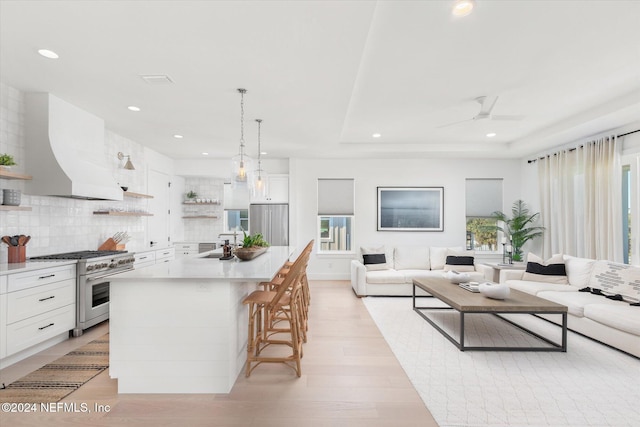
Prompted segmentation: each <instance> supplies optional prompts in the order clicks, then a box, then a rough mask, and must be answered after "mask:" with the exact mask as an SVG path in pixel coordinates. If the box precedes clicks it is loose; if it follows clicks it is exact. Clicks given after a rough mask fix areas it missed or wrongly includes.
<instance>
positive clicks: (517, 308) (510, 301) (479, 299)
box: [413, 277, 567, 352]
mask: <svg viewBox="0 0 640 427" xmlns="http://www.w3.org/2000/svg"><path fill="white" fill-rule="evenodd" d="M416 288H420V289H422V290H424V291H426V292H427V293H429V294H430V295H431V296H432V297H435V298H437V299H439V300H440V301H442V302H444V303H445V304H447V305H448V307H418V306H416ZM418 297H419V298H424V296H421V295H418ZM413 309H414V311H415V312H416V313H418V314H419V315H420V316H422V317H423V318H424V319H425V320H426V321H427V322H429V323H430V324H431V325H432V326H433V327H434V328H436V330H438V331H439V332H440V333H441V334H442V335H444V336H445V337H446V338H447V339H448V340H449V341H451V342H452V343H453V344H454V345H455V346H456V347H458V349H460V351H467V350H486V351H561V352H566V351H567V307H566V306H564V305H561V304H557V303H554V302H551V301H548V300H545V299H542V298H539V297H537V296H535V295H530V294H527V293H525V292H521V291H518V290H516V289H511V290H510V295H509V297H508V298H506V299H504V300H495V299H490V298H487V297H485V296H483V295H482V294H480V293H474V292H470V291H467V290H465V289H463V288H461V287H460V286H458V285H456V284H453V283H451V282H450V281H449V280H447V279H445V278H444V277H442V278H440V277H433V278H424V279H414V280H413ZM451 309H453V310H456V311H458V312H459V313H460V340H459V341H456V340H455V338H454V337H453V336H451V335H450V334H449V333H448V332H447V331H445V330H444V329H442V328H441V327H440V326H438V325H437V324H436V323H435V322H434V321H433V320H432V319H430V318H429V317H428V316H427V314H425V313H424V312H423V311H422V310H451ZM470 313H485V314H493V315H495V316H497V317H498V318H500V319H502V320H504V321H505V322H508V323H509V324H511V325H513V326H515V327H517V328H518V329H520V330H522V331H525V332H526V333H528V334H530V335H532V336H534V337H536V338H538V339H540V340H542V341H544V342H545V343H547V344H549V345H550V346H543V347H509V346H506V347H504V346H498V347H484V346H467V345H465V343H464V317H465V315H466V314H470ZM507 313H508V314H512V313H524V314H532V315H535V314H559V315H562V343H560V344H558V343H556V342H553V341H552V340H550V339H548V338H545V337H543V336H541V335H539V334H537V333H535V332H533V331H531V330H529V329H527V328H525V327H523V326H520V325H518V324H516V323H514V322H512V321H511V320H508V319H505V318H504V317H502V316H499V314H507Z"/></svg>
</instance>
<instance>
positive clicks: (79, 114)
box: [25, 93, 122, 200]
mask: <svg viewBox="0 0 640 427" xmlns="http://www.w3.org/2000/svg"><path fill="white" fill-rule="evenodd" d="M25 100H26V108H27V110H26V113H27V114H26V160H27V165H28V168H29V171H30V173H31V175H32V176H33V179H32V180H31V181H30V182H29V183H27V187H26V192H27V193H28V194H33V195H38V196H60V197H74V198H80V199H90V200H122V189H121V188H120V187H119V186H118V184H117V183H116V180H115V178H114V177H113V174H112V172H111V171H110V170H109V169H108V168H107V167H106V166H105V162H106V160H105V152H104V120H102V119H101V118H99V117H96V116H94V115H92V114H90V113H87V112H86V111H83V110H81V109H80V108H78V107H76V106H74V105H71V104H69V103H68V102H65V101H63V100H61V99H59V98H56V97H55V96H53V95H51V94H48V93H29V94H26V95H25Z"/></svg>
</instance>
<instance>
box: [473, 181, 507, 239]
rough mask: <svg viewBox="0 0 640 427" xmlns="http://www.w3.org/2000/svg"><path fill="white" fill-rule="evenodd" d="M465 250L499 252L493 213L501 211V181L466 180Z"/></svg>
mask: <svg viewBox="0 0 640 427" xmlns="http://www.w3.org/2000/svg"><path fill="white" fill-rule="evenodd" d="M465 201H466V217H467V238H466V240H467V242H466V246H467V249H470V250H471V249H472V250H475V251H488V252H496V251H499V250H500V248H499V247H498V232H497V231H496V230H495V228H494V227H495V226H496V225H497V224H496V220H495V219H493V218H492V216H493V213H494V212H496V211H502V179H472V178H469V179H467V180H466V192H465Z"/></svg>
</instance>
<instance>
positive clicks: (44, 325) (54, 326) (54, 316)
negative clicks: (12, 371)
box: [7, 304, 76, 355]
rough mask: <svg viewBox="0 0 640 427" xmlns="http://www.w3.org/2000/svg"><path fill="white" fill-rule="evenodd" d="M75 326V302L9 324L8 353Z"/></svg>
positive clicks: (20, 349) (15, 351)
mask: <svg viewBox="0 0 640 427" xmlns="http://www.w3.org/2000/svg"><path fill="white" fill-rule="evenodd" d="M75 326H76V305H75V304H70V305H67V306H64V307H61V308H58V309H56V310H53V311H49V312H47V313H45V314H41V315H39V316H34V317H30V318H28V319H25V320H22V321H20V322H16V323H14V324H12V325H7V355H11V354H14V353H17V352H19V351H22V350H24V349H25V348H29V347H31V346H33V345H36V344H39V343H41V342H43V341H46V340H48V339H49V338H53V337H55V336H56V335H60V334H62V333H64V332H68V331H69V330H71V329H73V328H75Z"/></svg>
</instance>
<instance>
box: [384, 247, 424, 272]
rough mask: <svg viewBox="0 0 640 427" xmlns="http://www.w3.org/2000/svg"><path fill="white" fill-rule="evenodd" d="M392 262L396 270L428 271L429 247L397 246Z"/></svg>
mask: <svg viewBox="0 0 640 427" xmlns="http://www.w3.org/2000/svg"><path fill="white" fill-rule="evenodd" d="M393 262H394V265H395V268H396V270H429V247H428V246H397V247H396V249H395V252H394V255H393Z"/></svg>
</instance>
